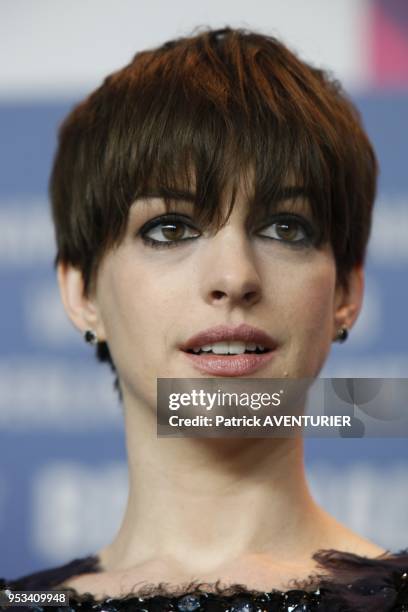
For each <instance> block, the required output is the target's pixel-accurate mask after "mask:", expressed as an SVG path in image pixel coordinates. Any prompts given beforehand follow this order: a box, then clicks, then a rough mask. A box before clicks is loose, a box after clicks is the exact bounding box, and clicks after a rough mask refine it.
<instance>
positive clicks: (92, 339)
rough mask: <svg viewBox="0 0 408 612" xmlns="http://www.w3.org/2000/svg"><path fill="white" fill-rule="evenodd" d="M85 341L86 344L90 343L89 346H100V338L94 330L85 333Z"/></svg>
mask: <svg viewBox="0 0 408 612" xmlns="http://www.w3.org/2000/svg"><path fill="white" fill-rule="evenodd" d="M84 340H85V342H89V344H98V336H97V335H96V334H95V332H94V331H93V330H92V329H87V330H86V331H84Z"/></svg>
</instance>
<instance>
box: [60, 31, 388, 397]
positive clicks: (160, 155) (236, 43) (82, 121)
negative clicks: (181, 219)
mask: <svg viewBox="0 0 408 612" xmlns="http://www.w3.org/2000/svg"><path fill="white" fill-rule="evenodd" d="M249 171H250V172H251V181H252V182H251V185H252V187H251V193H250V201H251V206H253V207H254V210H256V209H258V210H262V209H264V207H265V206H267V207H268V208H270V207H271V206H272V207H273V205H274V203H276V202H278V200H279V199H280V194H282V191H283V190H284V189H285V188H286V187H288V186H289V187H290V186H293V187H298V188H301V190H302V192H304V193H306V194H307V197H308V201H309V203H310V207H311V214H312V217H313V221H314V223H315V225H316V227H317V228H318V232H319V243H320V244H324V243H326V244H327V243H330V244H331V247H332V249H333V254H334V258H335V262H336V271H337V282H338V283H339V284H340V285H342V286H343V287H345V288H347V281H348V275H349V272H350V271H351V270H352V268H353V267H355V266H357V265H362V264H363V263H364V258H365V252H366V246H367V242H368V238H369V234H370V228H371V216H372V207H373V203H374V199H375V192H376V182H377V174H378V166H377V161H376V157H375V153H374V151H373V148H372V146H371V143H370V141H369V139H368V137H367V135H366V133H365V131H364V128H363V126H362V123H361V118H360V116H359V113H358V111H357V110H356V108H355V107H354V106H353V104H352V103H351V102H350V100H349V99H348V98H347V97H346V95H345V94H344V92H343V91H342V89H341V86H340V84H339V83H338V82H337V81H336V80H334V79H332V78H331V77H330V76H329V75H328V74H327V73H326V72H324V71H323V70H320V69H317V68H314V67H312V66H310V65H309V64H307V63H305V62H304V61H301V60H300V59H299V58H298V57H297V56H296V55H295V54H294V53H293V52H291V51H290V50H289V49H288V48H287V47H286V46H285V45H283V44H282V43H281V42H279V41H278V40H277V39H276V38H274V37H272V36H266V35H264V34H260V33H258V32H253V31H249V30H244V29H231V28H224V29H220V30H211V29H206V30H204V31H201V32H199V33H196V34H195V35H193V36H190V37H183V38H178V39H177V40H172V41H170V42H167V43H165V44H163V45H162V46H160V47H158V48H155V49H152V50H148V51H142V52H140V53H138V54H136V55H135V57H134V58H133V60H132V61H131V62H130V64H129V65H127V66H125V67H124V68H123V69H121V70H119V71H118V72H115V73H113V74H112V75H110V76H108V77H107V78H106V79H105V80H104V82H103V83H102V85H101V86H100V87H99V88H98V89H96V90H95V91H94V92H93V93H92V94H91V95H90V96H89V97H88V98H86V99H85V100H84V101H83V102H81V103H80V104H78V105H77V106H76V107H75V108H74V109H73V110H72V112H71V113H70V114H69V115H68V117H67V118H66V119H65V121H64V122H63V124H62V126H61V128H60V132H59V143H58V148H57V151H56V156H55V160H54V166H53V170H52V175H51V180H50V196H51V203H52V215H53V221H54V225H55V233H56V243H57V254H56V257H55V266H57V265H58V263H60V262H61V263H65V264H71V265H72V266H74V267H76V268H78V269H79V270H80V271H81V272H82V275H83V279H84V291H85V294H86V295H88V294H89V293H90V292H91V291H92V288H93V283H94V280H95V277H96V273H97V270H98V266H99V264H100V262H101V259H102V258H103V256H104V255H105V254H106V253H107V252H108V250H109V249H111V248H114V247H115V246H117V245H119V244H120V242H121V240H122V239H123V237H124V234H125V231H126V226H127V220H128V213H129V208H130V206H131V205H132V203H133V202H134V201H135V200H136V199H137V198H139V197H143V196H146V195H157V196H160V197H163V199H164V201H165V203H166V206H167V208H168V207H169V206H171V202H172V201H173V200H174V199H180V198H183V197H186V198H188V199H189V200H192V201H193V204H194V214H195V215H197V218H198V219H199V220H200V222H201V223H203V224H207V225H208V227H213V228H219V227H221V226H222V225H223V224H224V223H225V222H226V221H227V220H228V217H229V215H230V213H231V210H232V208H233V206H234V202H235V198H236V194H237V190H238V183H239V182H240V181H241V182H242V178H243V177H245V176H248V175H249ZM240 184H241V183H240ZM226 194H228V206H227V207H226V208H225V206H224V207H223V208H222V207H221V202H225V198H226ZM221 210H226V211H227V212H226V214H223V215H222V214H221ZM96 351H97V357H98V359H99V360H100V361H107V362H109V363H110V365H111V367H112V369H113V371H115V367H114V364H113V362H112V359H111V356H110V353H109V348H108V345H107V343H106V342H99V343H98V345H97V347H96ZM115 387H116V388H117V389H118V390H119V394H120V389H119V387H118V379H117V378H116V381H115Z"/></svg>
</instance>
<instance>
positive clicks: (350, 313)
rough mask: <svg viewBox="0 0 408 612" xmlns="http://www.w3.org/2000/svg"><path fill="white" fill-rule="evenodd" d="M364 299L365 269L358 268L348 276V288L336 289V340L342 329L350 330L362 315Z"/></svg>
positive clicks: (339, 287)
mask: <svg viewBox="0 0 408 612" xmlns="http://www.w3.org/2000/svg"><path fill="white" fill-rule="evenodd" d="M363 297H364V268H363V266H356V267H355V268H353V269H352V270H351V272H350V273H349V276H348V287H347V289H345V288H344V287H341V286H338V287H337V289H336V299H335V312H334V338H335V339H337V338H338V334H339V330H341V328H342V327H344V328H346V329H347V330H350V329H351V328H352V327H353V325H354V323H355V322H356V320H357V318H358V315H359V314H360V311H361V308H362V305H363Z"/></svg>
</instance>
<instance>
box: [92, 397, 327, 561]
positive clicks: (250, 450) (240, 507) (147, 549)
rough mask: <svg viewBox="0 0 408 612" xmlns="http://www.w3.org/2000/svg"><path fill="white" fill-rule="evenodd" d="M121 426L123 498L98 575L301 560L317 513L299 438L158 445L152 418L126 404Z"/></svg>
mask: <svg viewBox="0 0 408 612" xmlns="http://www.w3.org/2000/svg"><path fill="white" fill-rule="evenodd" d="M125 422H126V442H127V450H128V459H129V497H128V503H127V508H126V512H125V515H124V519H123V522H122V525H121V527H120V530H119V531H118V533H117V536H116V537H115V539H114V541H113V542H112V544H110V545H109V546H108V547H107V548H106V549H104V551H103V554H102V555H101V561H102V563H103V565H104V567H105V569H106V570H112V571H114V570H126V569H129V568H133V567H136V566H140V565H141V564H143V563H146V562H150V561H151V560H155V561H160V560H161V561H165V560H172V562H173V563H178V564H179V566H180V567H186V568H189V569H191V568H193V569H194V571H195V572H196V573H197V572H208V571H211V570H212V569H214V568H216V567H221V566H225V565H227V564H228V563H231V562H233V561H234V560H237V559H243V558H248V557H249V556H251V555H261V556H262V555H273V557H275V558H276V559H279V561H280V562H281V563H284V562H285V561H286V560H287V561H288V562H290V560H291V559H295V558H296V559H300V558H305V559H306V558H310V557H309V554H310V553H311V551H312V550H315V547H316V539H315V538H316V532H317V531H318V529H321V521H322V516H321V512H322V511H321V509H320V508H319V507H318V506H317V505H316V504H315V503H314V501H313V500H312V498H311V496H310V493H309V490H308V487H307V483H306V478H305V472H304V462H303V440H302V438H300V437H299V438H287V439H283V438H228V439H227V438H182V437H177V438H157V435H156V417H155V414H153V412H152V410H151V409H147V407H146V406H141V405H138V404H137V403H136V402H133V403H132V402H130V401H129V398H127V401H126V402H125ZM319 521H320V527H319Z"/></svg>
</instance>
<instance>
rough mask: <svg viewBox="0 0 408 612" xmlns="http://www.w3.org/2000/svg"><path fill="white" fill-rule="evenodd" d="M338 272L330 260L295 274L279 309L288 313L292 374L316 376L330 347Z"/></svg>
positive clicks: (289, 354) (287, 285)
mask: <svg viewBox="0 0 408 612" xmlns="http://www.w3.org/2000/svg"><path fill="white" fill-rule="evenodd" d="M335 282H336V272H335V265H334V263H333V262H332V261H331V260H330V259H327V260H325V259H324V260H323V261H322V262H321V263H320V265H318V266H313V267H310V268H309V269H308V271H307V273H305V274H300V273H299V274H298V275H296V274H292V276H291V279H290V281H289V280H288V281H287V284H286V290H285V297H284V298H283V300H282V303H281V305H280V311H281V312H282V313H285V314H284V315H283V316H284V318H285V319H284V320H285V328H286V330H287V337H288V344H287V346H288V353H287V356H288V358H289V362H290V363H289V367H290V370H291V374H290V375H293V376H316V375H317V374H318V372H319V371H320V369H321V367H322V366H323V363H324V361H325V360H326V358H327V355H328V353H329V350H330V347H331V341H332V334H333V311H334V296H335Z"/></svg>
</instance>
